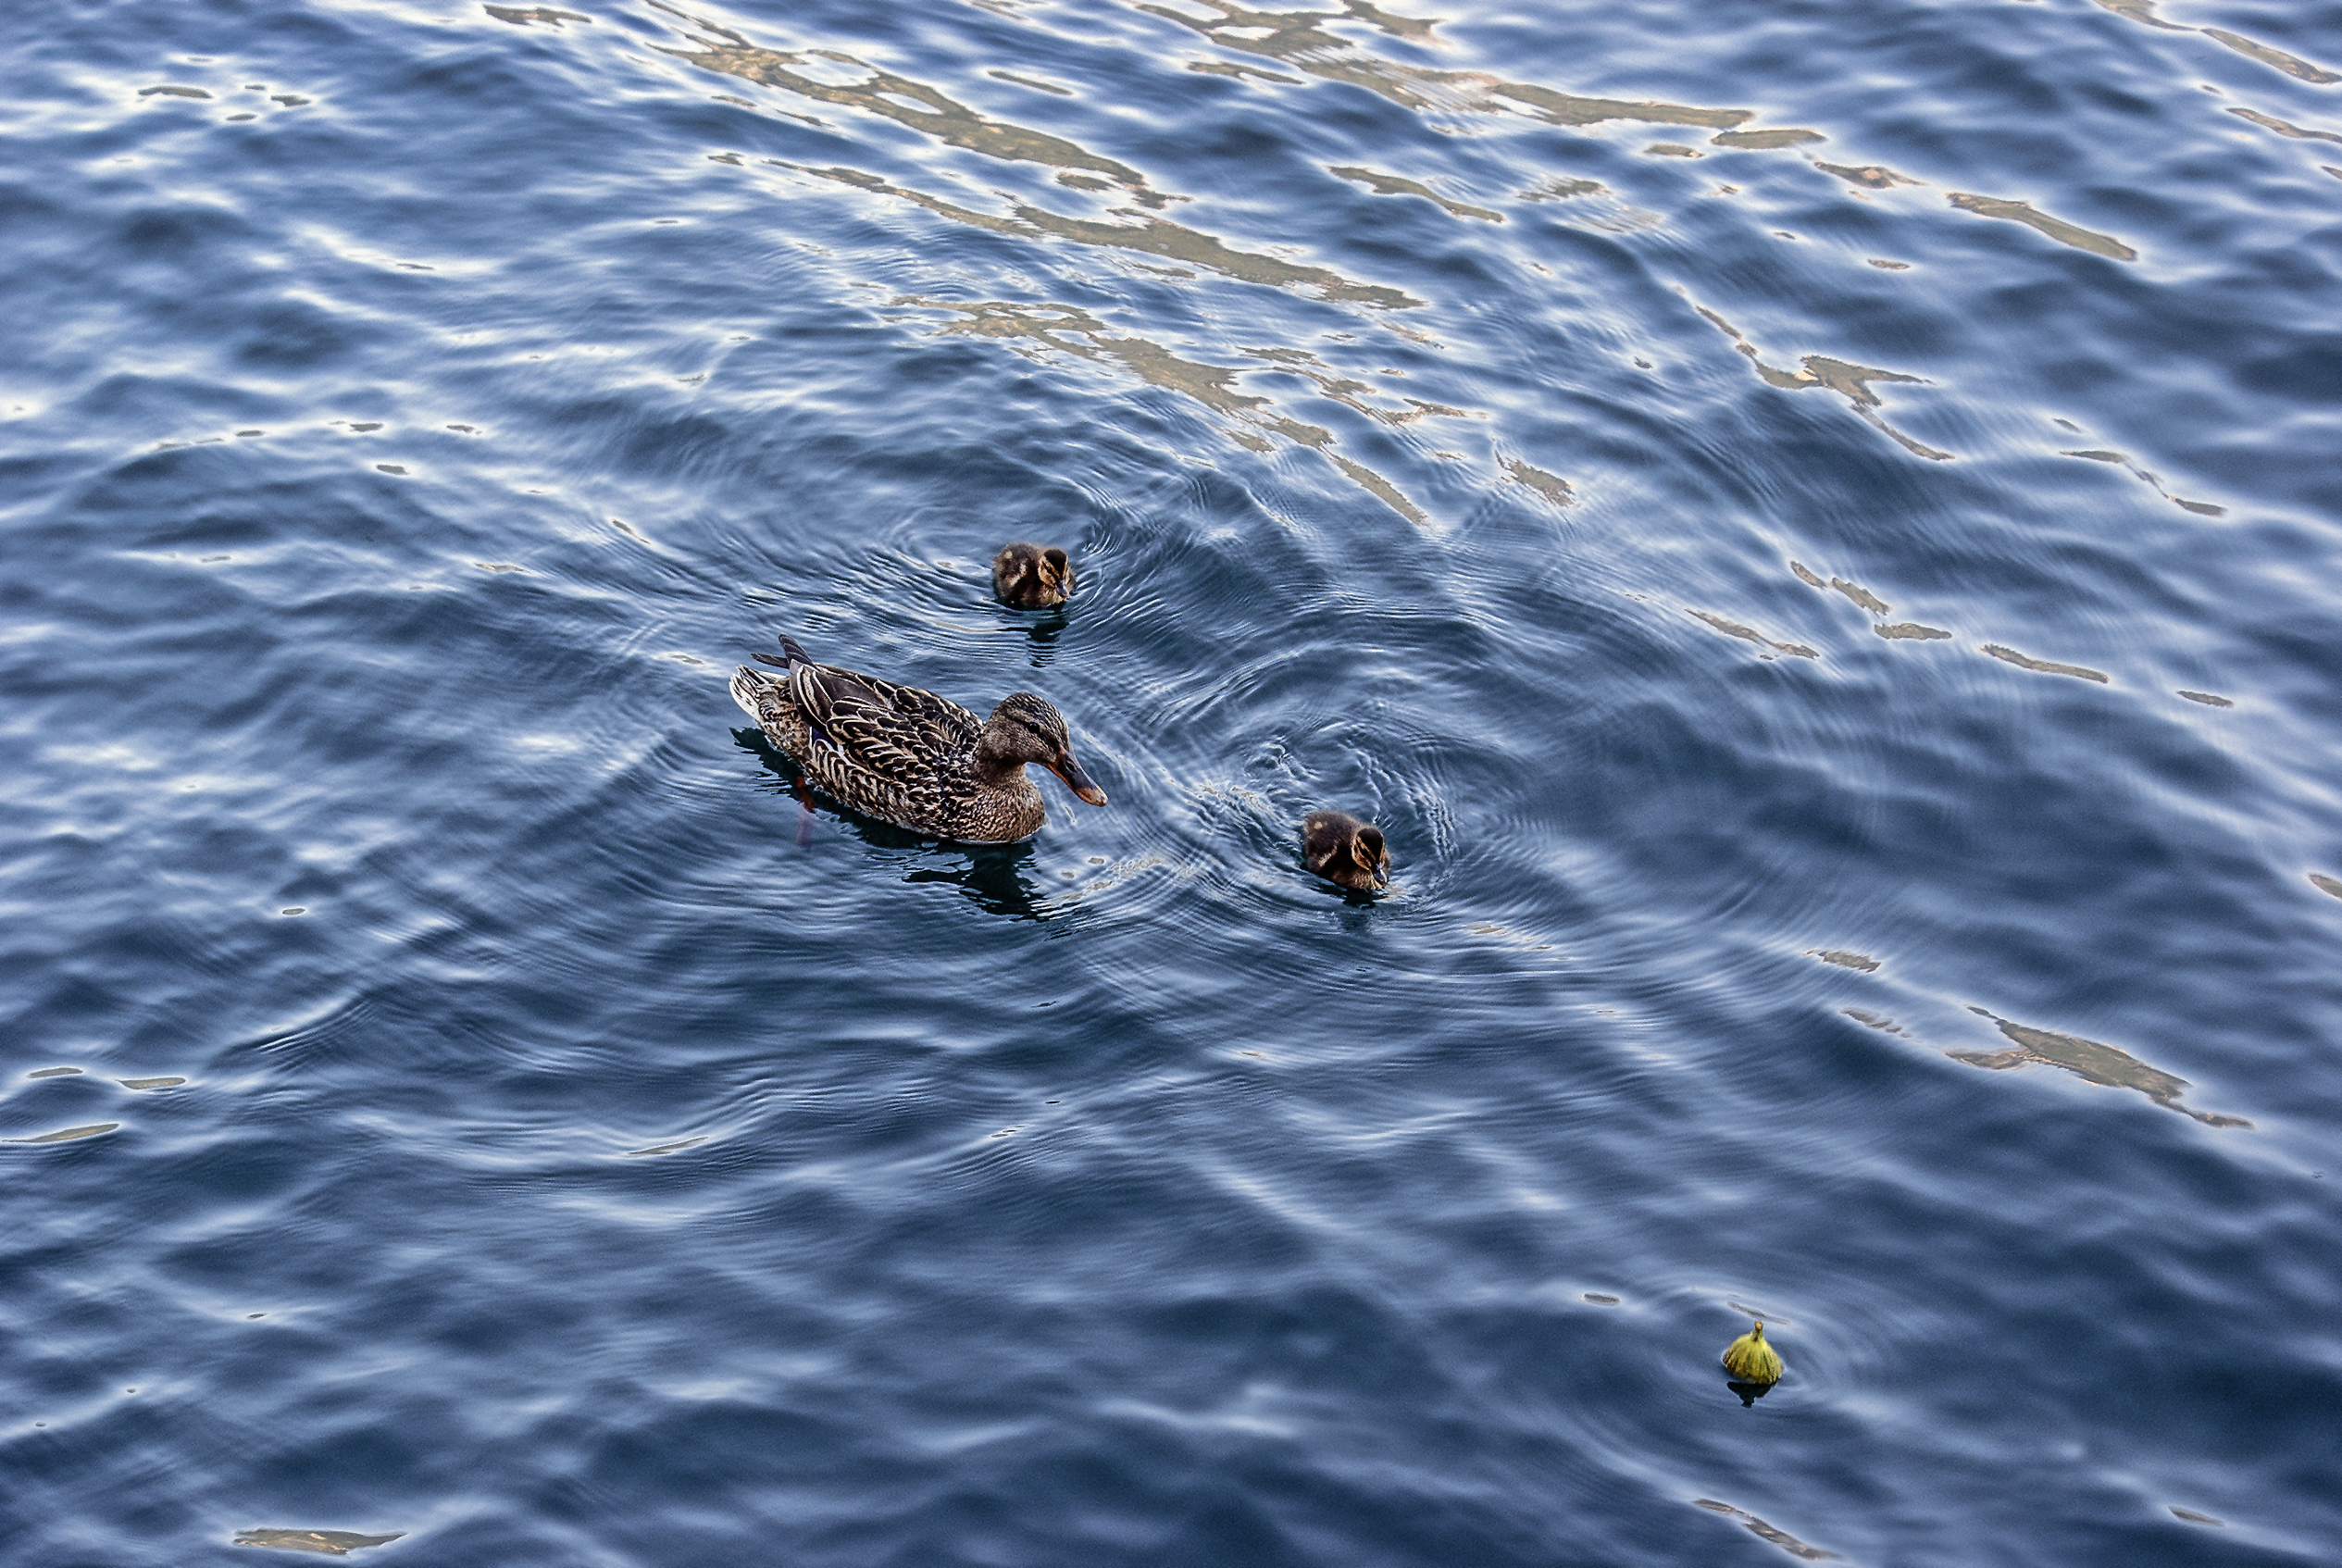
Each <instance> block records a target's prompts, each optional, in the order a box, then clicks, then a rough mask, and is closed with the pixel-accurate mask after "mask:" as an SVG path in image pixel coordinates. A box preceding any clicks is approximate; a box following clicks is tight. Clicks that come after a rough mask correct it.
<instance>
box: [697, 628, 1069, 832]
mask: <svg viewBox="0 0 2342 1568" xmlns="http://www.w3.org/2000/svg"><path fill="white" fill-rule="evenodd" d="M732 700H733V701H735V702H737V703H739V704H740V705H741V708H742V709H743V710H745V711H746V712H747V714H748V715H749V716H750V717H752V718H754V719H755V720H756V722H757V725H758V726H759V728H762V729H763V730H764V732H765V735H766V739H768V740H771V741H772V743H773V744H774V745H775V746H776V747H778V748H779V750H780V751H781V753H783V754H785V755H786V756H787V757H788V758H789V759H790V760H791V762H793V763H795V764H796V765H798V766H799V767H800V768H802V769H804V774H805V777H806V778H808V779H810V780H811V781H812V782H813V784H814V786H815V787H816V788H817V789H818V790H821V791H822V793H824V794H826V795H828V796H829V797H831V798H832V799H834V800H836V801H837V802H839V803H841V804H842V805H846V806H849V807H851V808H853V810H855V811H858V812H861V813H862V814H863V815H866V816H875V817H878V819H880V820H881V821H885V822H891V823H893V824H894V825H895V826H896V827H898V828H909V829H910V830H911V831H912V832H915V833H931V834H934V835H935V836H937V837H938V838H946V839H969V840H1011V839H1021V838H1026V837H1028V836H1029V835H1031V834H1032V833H1035V832H1037V831H1039V830H1040V825H1041V820H1042V816H1043V807H1042V804H1041V798H1040V790H1037V789H1035V788H1034V787H1033V784H1032V781H1031V780H1030V779H1028V778H1025V777H1024V775H1023V772H1022V771H1021V770H1019V771H1018V772H1016V773H1015V774H1014V775H1012V776H1011V778H1009V779H1008V780H1006V781H1005V782H1003V783H1002V784H999V785H993V786H987V785H984V784H982V783H980V782H979V781H978V779H977V778H976V776H975V773H974V771H973V765H974V754H975V751H976V742H977V740H978V737H979V736H980V735H981V734H982V733H983V728H984V727H983V725H982V723H981V722H980V721H979V720H978V718H977V716H975V715H974V714H972V713H970V712H969V711H968V710H967V709H965V708H964V707H962V706H960V705H959V704H958V703H954V702H953V701H951V700H950V699H949V698H946V697H939V696H937V695H936V694H935V693H934V692H932V691H925V690H923V689H921V688H919V687H916V686H903V685H899V684H897V683H896V682H894V681H891V680H882V679H880V678H878V677H877V676H872V675H865V674H863V673H862V672H861V671H859V670H850V669H841V668H840V667H838V666H834V665H814V664H801V665H798V666H795V667H794V668H792V669H791V671H790V673H789V675H788V676H786V677H778V676H774V675H768V674H766V672H764V671H762V670H757V669H753V668H751V667H749V666H745V665H743V666H741V667H740V669H739V670H737V671H736V672H735V673H734V674H733V676H732ZM809 709H810V710H812V711H808V710H809Z"/></svg>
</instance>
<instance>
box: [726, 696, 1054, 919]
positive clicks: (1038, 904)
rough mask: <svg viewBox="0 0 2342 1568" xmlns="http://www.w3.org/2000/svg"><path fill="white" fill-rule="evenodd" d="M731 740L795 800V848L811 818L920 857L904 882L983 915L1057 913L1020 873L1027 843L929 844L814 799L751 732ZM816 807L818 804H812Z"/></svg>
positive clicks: (792, 769) (803, 842)
mask: <svg viewBox="0 0 2342 1568" xmlns="http://www.w3.org/2000/svg"><path fill="white" fill-rule="evenodd" d="M732 740H733V741H734V742H735V743H736V744H738V745H739V747H740V749H741V751H743V752H746V753H750V754H751V755H753V756H754V757H755V759H756V760H757V762H758V763H760V764H762V765H763V766H764V768H765V771H766V772H767V773H769V774H770V775H772V777H773V779H774V780H775V781H776V782H777V783H778V784H779V790H780V792H782V793H785V794H788V795H791V796H793V797H795V799H796V801H797V803H798V805H799V807H800V810H799V815H798V820H797V844H798V846H799V847H800V848H804V847H805V846H807V845H809V844H811V843H812V842H813V823H814V819H815V817H816V816H817V815H818V816H825V817H828V818H829V819H830V820H831V821H834V822H836V823H838V824H840V825H841V826H842V827H843V828H846V829H847V830H848V831H850V832H852V833H853V836H854V837H855V838H857V839H860V840H862V841H863V842H864V843H866V844H867V845H869V846H870V847H871V848H872V849H874V850H881V851H887V852H891V853H892V854H893V855H895V856H897V857H899V856H900V855H901V854H902V853H903V852H906V851H910V852H924V853H922V854H921V855H920V857H919V861H918V863H917V864H916V865H913V866H912V867H911V868H910V869H909V870H908V871H906V872H904V873H903V880H904V881H905V882H948V883H951V884H952V885H953V886H955V887H957V888H958V889H959V890H960V891H962V892H964V893H965V894H966V895H967V896H968V897H969V898H970V899H972V900H974V901H975V902H976V903H977V905H978V907H979V908H981V909H983V910H984V911H986V912H987V913H988V914H992V915H1006V916H1008V917H1009V918H1010V919H1012V920H1046V919H1048V918H1050V917H1051V916H1052V915H1057V914H1060V913H1062V911H1061V910H1058V909H1053V908H1052V907H1051V906H1050V905H1049V903H1048V902H1047V901H1046V900H1044V899H1043V897H1042V896H1041V894H1040V891H1039V890H1037V889H1035V888H1034V886H1033V885H1032V883H1030V882H1029V881H1028V880H1026V878H1025V876H1024V872H1025V870H1026V868H1027V867H1028V866H1029V865H1031V863H1032V858H1033V846H1032V844H1031V842H1030V841H1029V840H1028V841H1026V842H1023V843H1015V844H964V843H957V842H954V841H953V840H946V839H930V838H928V837H926V836H925V835H923V834H918V833H914V832H912V831H910V829H908V828H897V827H895V826H894V825H893V824H891V823H887V822H879V821H877V820H875V819H873V818H871V817H866V816H863V815H858V814H856V813H854V812H851V811H848V810H846V809H845V808H844V807H842V806H840V805H839V804H837V803H835V802H834V801H830V800H828V799H827V798H826V797H818V796H816V795H815V794H814V793H813V792H812V790H811V789H810V787H809V786H808V785H807V784H806V782H805V778H804V775H803V774H801V773H799V772H798V771H797V768H796V765H794V764H792V763H791V761H790V760H789V759H788V758H787V757H786V756H783V755H782V754H781V753H779V751H776V750H775V749H774V748H773V746H772V743H771V742H770V741H768V740H766V739H765V736H764V732H763V731H762V730H756V729H735V730H733V731H732ZM816 802H818V803H817V804H816Z"/></svg>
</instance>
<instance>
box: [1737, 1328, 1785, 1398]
mask: <svg viewBox="0 0 2342 1568" xmlns="http://www.w3.org/2000/svg"><path fill="white" fill-rule="evenodd" d="M1724 1370H1725V1372H1726V1373H1728V1374H1729V1375H1731V1377H1732V1379H1733V1381H1734V1382H1736V1383H1746V1384H1749V1385H1750V1386H1751V1387H1753V1388H1771V1387H1773V1385H1774V1384H1775V1383H1778V1382H1779V1381H1781V1357H1780V1354H1779V1352H1777V1351H1775V1350H1774V1349H1773V1347H1772V1346H1770V1345H1768V1344H1766V1343H1765V1342H1764V1324H1763V1320H1762V1319H1760V1320H1759V1321H1758V1323H1757V1325H1756V1326H1755V1327H1754V1328H1751V1329H1750V1330H1749V1331H1748V1332H1747V1333H1746V1334H1743V1335H1741V1336H1740V1338H1738V1339H1735V1340H1734V1341H1732V1343H1731V1344H1729V1345H1726V1346H1725V1348H1724Z"/></svg>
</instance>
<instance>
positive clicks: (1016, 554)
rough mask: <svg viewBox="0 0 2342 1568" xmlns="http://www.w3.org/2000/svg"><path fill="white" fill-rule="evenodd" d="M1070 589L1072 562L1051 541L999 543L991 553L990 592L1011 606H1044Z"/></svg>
mask: <svg viewBox="0 0 2342 1568" xmlns="http://www.w3.org/2000/svg"><path fill="white" fill-rule="evenodd" d="M1073 591H1074V566H1073V563H1072V562H1071V561H1069V560H1067V559H1066V558H1065V552H1064V551H1063V550H1060V549H1058V548H1057V547H1056V546H1055V545H1053V544H1051V545H1046V546H1044V545H1039V544H1027V543H1025V542H1024V541H1021V540H1020V541H1017V542H1016V543H1015V544H1003V545H1002V546H1001V553H1000V554H997V555H995V556H993V557H992V594H993V597H995V598H997V599H998V600H999V601H1000V602H1001V603H1002V604H1005V605H1007V606H1008V607H1009V608H1010V609H1012V610H1046V609H1048V608H1049V607H1050V606H1051V605H1052V604H1064V603H1065V601H1066V599H1067V598H1069V597H1070V596H1071V595H1072V593H1073Z"/></svg>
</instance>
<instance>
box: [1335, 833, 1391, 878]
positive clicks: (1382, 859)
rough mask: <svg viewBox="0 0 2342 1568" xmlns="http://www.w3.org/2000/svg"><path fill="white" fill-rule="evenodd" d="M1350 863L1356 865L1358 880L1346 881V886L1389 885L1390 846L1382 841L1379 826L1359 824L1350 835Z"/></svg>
mask: <svg viewBox="0 0 2342 1568" xmlns="http://www.w3.org/2000/svg"><path fill="white" fill-rule="evenodd" d="M1350 864H1351V865H1352V866H1354V867H1356V869H1357V874H1358V880H1357V881H1354V882H1346V883H1345V885H1346V886H1348V887H1352V888H1387V887H1389V886H1390V846H1389V845H1388V844H1386V843H1384V842H1383V841H1382V829H1381V828H1377V827H1376V826H1375V825H1374V824H1373V823H1371V822H1364V823H1361V824H1359V827H1358V831H1356V832H1355V833H1352V835H1351V836H1350Z"/></svg>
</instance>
